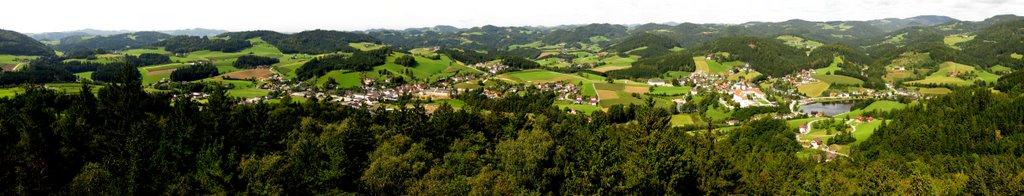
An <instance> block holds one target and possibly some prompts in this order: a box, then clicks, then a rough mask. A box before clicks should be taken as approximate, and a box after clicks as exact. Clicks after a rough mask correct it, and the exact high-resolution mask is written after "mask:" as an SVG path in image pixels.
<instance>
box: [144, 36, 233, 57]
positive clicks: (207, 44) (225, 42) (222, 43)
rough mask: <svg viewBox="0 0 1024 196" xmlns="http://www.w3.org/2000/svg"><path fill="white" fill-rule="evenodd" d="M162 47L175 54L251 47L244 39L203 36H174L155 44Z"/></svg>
mask: <svg viewBox="0 0 1024 196" xmlns="http://www.w3.org/2000/svg"><path fill="white" fill-rule="evenodd" d="M156 45H157V46H163V47H164V50H167V51H170V52H175V53H189V52H195V51H200V50H210V51H221V52H238V51H242V50H244V49H246V48H249V47H252V44H251V43H249V41H247V40H244V39H209V38H207V37H205V36H203V37H199V36H174V37H171V38H170V39H165V40H163V41H160V43H156Z"/></svg>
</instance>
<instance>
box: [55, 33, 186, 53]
mask: <svg viewBox="0 0 1024 196" xmlns="http://www.w3.org/2000/svg"><path fill="white" fill-rule="evenodd" d="M167 38H171V35H168V34H164V33H160V32H151V31H144V32H135V33H125V34H117V35H110V36H73V37H65V38H63V39H61V40H60V44H59V45H56V46H54V47H55V48H56V49H58V50H61V51H73V50H91V49H103V50H108V51H110V50H125V49H131V48H140V47H144V46H149V45H151V44H155V43H157V42H160V40H163V39H167Z"/></svg>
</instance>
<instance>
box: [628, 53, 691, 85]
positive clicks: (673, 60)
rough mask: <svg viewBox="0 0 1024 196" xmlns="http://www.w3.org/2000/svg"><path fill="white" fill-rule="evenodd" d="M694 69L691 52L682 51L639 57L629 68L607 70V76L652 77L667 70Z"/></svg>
mask: <svg viewBox="0 0 1024 196" xmlns="http://www.w3.org/2000/svg"><path fill="white" fill-rule="evenodd" d="M694 69H696V65H694V63H693V54H691V53H689V52H686V51H682V52H673V53H671V54H668V55H663V56H657V57H648V58H641V59H640V60H639V61H637V62H633V66H632V67H630V68H629V69H622V70H614V71H609V72H608V76H609V77H614V78H654V77H658V76H661V75H662V74H664V73H665V72H668V71H687V72H692V71H694Z"/></svg>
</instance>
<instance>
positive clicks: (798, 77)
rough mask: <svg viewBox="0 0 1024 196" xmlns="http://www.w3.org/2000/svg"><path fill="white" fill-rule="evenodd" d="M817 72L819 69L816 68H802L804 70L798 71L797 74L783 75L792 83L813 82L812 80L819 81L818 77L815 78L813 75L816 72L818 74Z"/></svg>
mask: <svg viewBox="0 0 1024 196" xmlns="http://www.w3.org/2000/svg"><path fill="white" fill-rule="evenodd" d="M817 73H818V71H816V70H814V69H802V70H800V72H797V73H796V74H786V76H785V77H783V79H782V80H784V81H788V82H789V83H790V84H793V85H797V84H806V83H811V82H815V81H818V80H817V79H814V77H813V76H814V74H817Z"/></svg>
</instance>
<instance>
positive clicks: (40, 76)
mask: <svg viewBox="0 0 1024 196" xmlns="http://www.w3.org/2000/svg"><path fill="white" fill-rule="evenodd" d="M75 79H76V77H75V75H74V74H72V73H71V72H69V71H67V70H64V69H62V68H61V67H58V66H53V65H30V66H28V67H27V68H25V69H22V70H21V71H17V72H2V73H0V86H11V85H16V84H23V83H33V84H43V83H51V82H74V81H75Z"/></svg>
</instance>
